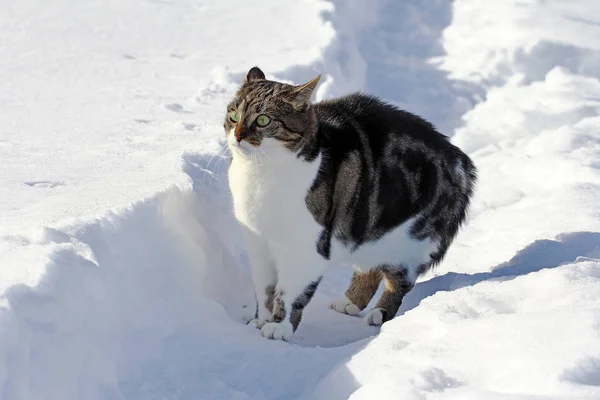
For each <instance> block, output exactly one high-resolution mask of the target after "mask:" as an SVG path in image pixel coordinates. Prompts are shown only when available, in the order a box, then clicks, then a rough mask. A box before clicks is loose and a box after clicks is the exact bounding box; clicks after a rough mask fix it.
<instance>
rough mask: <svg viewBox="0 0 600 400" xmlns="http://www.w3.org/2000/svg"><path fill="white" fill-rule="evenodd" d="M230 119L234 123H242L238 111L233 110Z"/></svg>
mask: <svg viewBox="0 0 600 400" xmlns="http://www.w3.org/2000/svg"><path fill="white" fill-rule="evenodd" d="M229 119H230V120H231V121H232V122H239V121H240V114H238V112H237V111H235V110H233V111H231V112H230V113H229Z"/></svg>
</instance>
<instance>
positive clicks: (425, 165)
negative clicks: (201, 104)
mask: <svg viewBox="0 0 600 400" xmlns="http://www.w3.org/2000/svg"><path fill="white" fill-rule="evenodd" d="M319 78H320V76H318V77H316V78H315V79H313V80H311V81H310V82H308V83H306V84H303V85H299V86H293V85H288V84H284V83H280V82H275V81H270V80H267V79H266V78H265V75H264V73H263V72H262V71H261V70H260V69H259V68H258V67H254V68H252V69H251V70H250V71H249V72H248V74H247V75H246V79H245V82H244V83H243V84H242V86H241V87H240V89H239V91H238V92H237V94H236V96H235V98H234V99H233V100H232V101H231V103H230V104H229V105H228V107H227V115H226V118H225V123H224V127H225V131H226V134H227V142H228V146H229V148H230V149H231V152H232V156H233V157H232V162H231V165H230V168H229V185H230V188H231V192H232V194H233V200H234V210H235V216H236V218H237V220H238V221H239V223H240V225H241V227H242V230H243V232H244V240H245V244H246V248H247V252H248V257H249V260H250V263H251V266H252V279H253V282H254V286H255V293H256V301H257V309H256V315H255V319H253V320H252V321H250V323H251V324H253V325H255V326H256V327H257V328H258V329H260V330H261V332H262V335H263V336H265V337H267V338H272V339H283V340H288V339H290V338H291V337H292V335H293V333H294V331H295V330H296V328H297V327H298V324H299V323H300V320H301V318H302V310H303V309H304V307H305V306H306V305H307V304H308V302H309V301H310V299H311V297H312V296H313V294H314V292H315V290H316V288H317V286H318V284H319V282H320V280H321V276H322V275H323V273H324V271H325V270H326V268H327V266H328V265H329V264H330V263H332V262H335V263H348V264H351V265H354V266H355V272H354V275H353V277H352V281H351V282H350V287H349V288H348V290H347V291H346V293H345V296H344V297H343V298H341V299H339V300H337V301H335V302H333V304H331V308H333V309H334V310H336V311H338V312H341V313H345V314H349V315H354V316H357V315H358V314H359V313H360V312H361V311H362V310H363V309H364V308H365V307H366V306H367V305H368V303H369V301H370V300H371V298H372V297H373V296H374V294H375V292H376V291H377V288H378V286H379V284H380V282H381V281H382V280H383V281H384V283H385V286H384V291H383V294H382V296H381V298H380V299H379V301H378V302H377V305H376V306H375V308H373V309H372V310H370V311H368V312H367V313H366V315H365V316H364V319H365V320H366V321H367V323H369V324H372V325H381V324H382V323H384V322H385V321H387V320H389V319H391V318H393V317H394V315H395V314H396V312H397V311H398V307H399V306H400V304H401V303H402V298H403V297H404V295H405V294H406V293H407V292H408V291H410V290H411V288H412V287H413V286H414V284H415V281H416V279H417V277H418V276H419V275H421V274H423V273H424V272H426V271H427V270H429V269H430V268H431V267H432V266H433V265H435V264H436V263H438V262H439V261H440V260H441V259H442V258H443V257H444V254H445V253H446V251H447V249H448V246H450V243H451V242H452V240H453V239H454V237H455V235H456V233H457V231H458V230H459V228H460V226H461V224H462V223H463V221H464V219H465V213H466V210H467V207H468V204H469V201H470V197H471V195H472V193H473V188H474V184H475V180H476V169H475V166H474V165H473V163H472V161H471V160H470V159H469V157H468V156H467V155H466V154H465V153H463V152H462V151H461V150H460V149H459V148H457V147H455V146H454V145H452V144H451V143H450V142H449V141H448V139H447V137H446V136H444V135H442V134H440V133H439V132H437V131H436V129H435V128H434V127H433V125H431V124H430V123H428V122H426V121H425V120H423V119H421V118H419V117H417V116H415V115H413V114H410V113H408V112H406V111H402V110H400V109H398V108H396V107H394V106H392V105H390V104H387V103H385V102H383V101H381V100H379V99H378V98H376V97H374V96H369V95H365V94H360V93H355V94H350V95H348V96H345V97H342V98H339V99H334V100H327V101H323V102H320V103H316V104H312V103H311V101H310V98H311V95H312V93H313V91H314V89H315V87H316V86H317V83H318V82H319Z"/></svg>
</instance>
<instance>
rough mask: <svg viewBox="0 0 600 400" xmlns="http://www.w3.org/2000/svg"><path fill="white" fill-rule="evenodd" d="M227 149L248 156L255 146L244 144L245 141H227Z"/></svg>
mask: <svg viewBox="0 0 600 400" xmlns="http://www.w3.org/2000/svg"><path fill="white" fill-rule="evenodd" d="M229 147H230V148H231V149H232V150H233V151H235V152H238V153H240V154H243V155H248V154H250V153H252V151H253V150H254V148H255V146H253V145H251V144H250V143H248V142H246V141H245V140H242V141H241V142H238V141H237V140H235V139H234V140H229Z"/></svg>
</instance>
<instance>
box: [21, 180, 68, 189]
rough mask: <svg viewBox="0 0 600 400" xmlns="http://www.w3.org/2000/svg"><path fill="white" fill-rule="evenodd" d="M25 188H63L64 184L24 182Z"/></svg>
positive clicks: (57, 182) (56, 182) (55, 182)
mask: <svg viewBox="0 0 600 400" xmlns="http://www.w3.org/2000/svg"><path fill="white" fill-rule="evenodd" d="M25 184H26V185H27V186H31V187H35V188H50V189H52V188H55V187H57V186H65V183H64V182H59V181H29V182H25Z"/></svg>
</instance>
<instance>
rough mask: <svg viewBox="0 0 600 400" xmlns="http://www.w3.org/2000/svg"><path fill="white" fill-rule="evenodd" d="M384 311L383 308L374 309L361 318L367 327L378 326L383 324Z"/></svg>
mask: <svg viewBox="0 0 600 400" xmlns="http://www.w3.org/2000/svg"><path fill="white" fill-rule="evenodd" d="M385 313H386V311H385V310H384V309H383V308H374V309H372V310H371V311H369V312H368V313H367V314H366V315H365V317H364V318H363V319H364V320H365V322H366V323H367V324H369V325H375V326H379V325H381V324H383V322H384V319H385Z"/></svg>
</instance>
